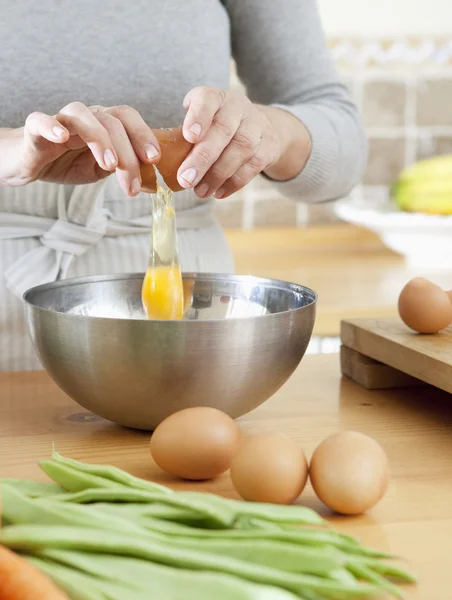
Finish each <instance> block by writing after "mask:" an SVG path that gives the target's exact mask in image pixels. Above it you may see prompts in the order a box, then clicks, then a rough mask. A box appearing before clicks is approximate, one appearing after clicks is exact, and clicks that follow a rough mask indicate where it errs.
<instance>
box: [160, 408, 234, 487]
mask: <svg viewBox="0 0 452 600" xmlns="http://www.w3.org/2000/svg"><path fill="white" fill-rule="evenodd" d="M240 439H241V434H240V429H239V428H238V426H237V424H236V422H235V421H234V420H233V419H231V418H230V417H229V416H228V415H226V414H224V413H223V412H221V411H219V410H217V409H216V408H209V407H201V406H200V407H193V408H186V409H184V410H181V411H179V412H176V413H174V414H172V415H170V416H169V417H167V418H166V419H165V420H164V421H162V423H160V425H158V427H157V428H156V429H155V431H154V433H153V434H152V438H151V445H150V449H151V455H152V458H153V459H154V460H155V462H156V463H157V464H158V465H159V467H160V468H161V469H163V470H164V471H166V472H167V473H170V474H171V475H175V476H176V477H181V478H182V479H193V480H202V479H211V478H213V477H217V476H218V475H221V473H224V472H225V471H227V470H228V469H229V467H230V464H231V460H232V457H233V455H234V453H235V451H236V450H237V447H238V446H239V444H240Z"/></svg>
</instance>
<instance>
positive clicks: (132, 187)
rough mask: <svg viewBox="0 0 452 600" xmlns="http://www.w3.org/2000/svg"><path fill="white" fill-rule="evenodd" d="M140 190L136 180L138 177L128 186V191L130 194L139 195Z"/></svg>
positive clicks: (139, 182)
mask: <svg viewBox="0 0 452 600" xmlns="http://www.w3.org/2000/svg"><path fill="white" fill-rule="evenodd" d="M140 190H141V181H140V180H139V179H138V177H135V179H133V180H132V183H131V184H130V191H131V192H132V194H139V193H140Z"/></svg>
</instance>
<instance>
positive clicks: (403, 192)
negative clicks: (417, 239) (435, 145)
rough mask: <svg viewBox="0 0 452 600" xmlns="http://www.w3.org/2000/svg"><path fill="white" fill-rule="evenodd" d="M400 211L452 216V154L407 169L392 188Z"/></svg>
mask: <svg viewBox="0 0 452 600" xmlns="http://www.w3.org/2000/svg"><path fill="white" fill-rule="evenodd" d="M391 196H392V198H393V200H394V202H395V203H396V204H397V205H398V207H399V208H400V209H401V210H404V211H407V212H408V211H409V212H422V213H426V214H432V215H450V214H452V154H449V155H447V154H446V155H442V156H436V157H433V158H430V159H426V160H422V161H419V162H418V163H416V164H414V165H412V166H410V167H408V168H407V169H405V170H404V171H403V172H402V173H401V175H400V176H399V178H398V179H397V180H396V181H395V182H394V183H393V185H392V187H391Z"/></svg>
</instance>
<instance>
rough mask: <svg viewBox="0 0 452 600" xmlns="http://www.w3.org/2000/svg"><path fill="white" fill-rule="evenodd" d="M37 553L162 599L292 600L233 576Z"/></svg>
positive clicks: (53, 552) (114, 559)
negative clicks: (140, 589) (232, 599)
mask: <svg viewBox="0 0 452 600" xmlns="http://www.w3.org/2000/svg"><path fill="white" fill-rule="evenodd" d="M40 556H42V557H43V558H46V559H51V560H52V561H55V562H59V563H62V564H64V565H67V566H69V567H71V568H75V569H77V570H79V571H82V572H84V573H86V574H89V575H94V576H96V577H98V578H102V579H103V580H106V581H110V582H112V583H115V582H118V583H127V584H129V585H131V586H136V587H137V588H142V589H144V590H146V591H147V596H146V598H149V597H152V596H154V595H155V596H157V597H159V598H162V599H164V600H179V599H180V598H181V596H182V595H183V597H184V600H202V599H208V600H211V598H213V597H215V600H230V599H231V598H234V600H264V599H268V600H295V598H296V597H295V596H294V595H293V594H291V593H290V592H288V591H286V590H282V589H279V588H274V587H270V586H260V585H259V584H254V583H251V582H248V581H244V580H241V579H239V578H237V577H234V576H232V575H227V574H224V573H214V572H202V571H201V572H199V571H196V572H194V571H187V570H185V569H175V568H173V567H168V566H165V565H158V564H155V563H151V562H148V561H145V560H140V559H134V558H128V557H126V558H124V557H121V556H113V555H99V554H89V553H84V552H74V551H68V550H47V551H44V552H43V553H42V554H41V555H40Z"/></svg>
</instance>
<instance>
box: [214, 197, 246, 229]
mask: <svg viewBox="0 0 452 600" xmlns="http://www.w3.org/2000/svg"><path fill="white" fill-rule="evenodd" d="M214 214H215V217H216V218H217V219H218V221H219V222H220V224H221V226H222V227H224V228H225V229H241V228H242V227H243V198H242V197H241V196H239V195H236V196H231V197H230V198H225V199H224V200H215V204H214Z"/></svg>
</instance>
